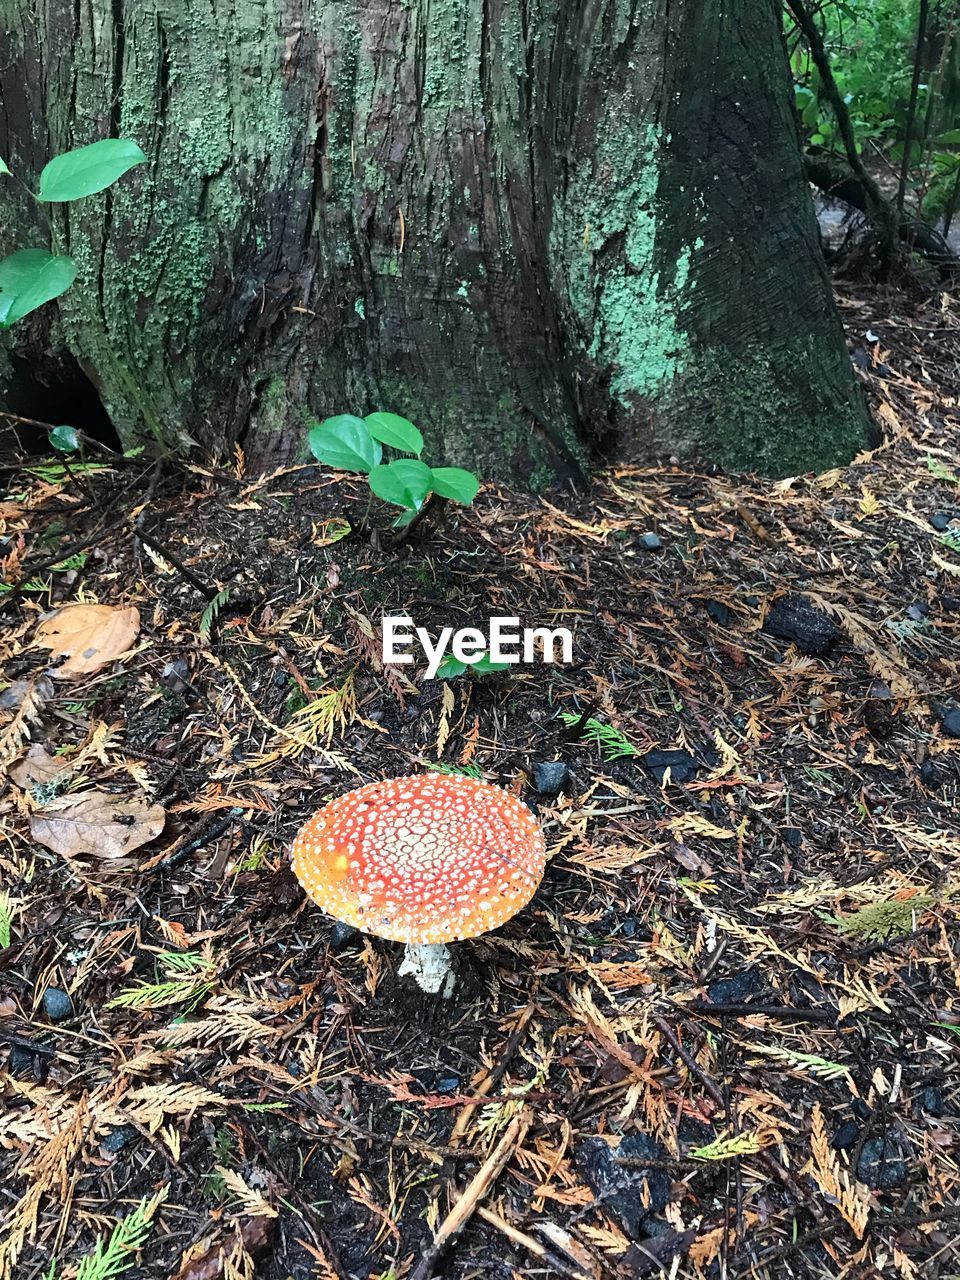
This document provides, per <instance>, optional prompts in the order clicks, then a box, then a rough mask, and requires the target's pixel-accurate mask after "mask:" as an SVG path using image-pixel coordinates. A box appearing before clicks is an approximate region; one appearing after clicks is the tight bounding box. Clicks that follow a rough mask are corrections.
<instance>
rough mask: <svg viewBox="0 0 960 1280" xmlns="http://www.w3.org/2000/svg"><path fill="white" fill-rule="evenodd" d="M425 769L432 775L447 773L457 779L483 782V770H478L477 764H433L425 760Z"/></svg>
mask: <svg viewBox="0 0 960 1280" xmlns="http://www.w3.org/2000/svg"><path fill="white" fill-rule="evenodd" d="M423 767H424V768H425V769H429V770H430V771H431V773H446V774H452V775H453V776H454V777H457V778H474V779H475V780H476V781H477V782H482V781H483V770H482V769H479V768H477V766H476V765H475V764H433V763H432V762H431V761H429V760H425V761H424V764H423Z"/></svg>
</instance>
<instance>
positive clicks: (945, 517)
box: [930, 511, 953, 533]
mask: <svg viewBox="0 0 960 1280" xmlns="http://www.w3.org/2000/svg"><path fill="white" fill-rule="evenodd" d="M952 521H953V516H952V515H951V514H950V512H949V511H935V512H934V513H933V515H932V516H931V517H930V523H931V524H932V525H933V527H934V528H935V529H936V531H937V533H946V531H947V530H948V529H949V528H950V525H951V523H952Z"/></svg>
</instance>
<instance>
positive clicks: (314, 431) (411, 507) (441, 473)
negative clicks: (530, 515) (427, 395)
mask: <svg viewBox="0 0 960 1280" xmlns="http://www.w3.org/2000/svg"><path fill="white" fill-rule="evenodd" d="M307 443H308V444H309V446H310V451H311V453H312V454H313V456H314V457H315V458H316V459H317V461H318V462H323V463H325V464H326V465H327V466H328V467H336V468H337V470H339V471H359V472H361V473H362V474H364V475H366V477H367V482H368V483H369V485H370V492H371V493H372V494H375V495H376V497H378V498H381V499H382V500H383V501H384V502H389V503H390V504H391V506H395V507H400V508H402V510H401V514H400V515H399V516H398V517H397V518H396V520H395V521H394V522H393V523H394V527H395V528H397V529H403V528H407V527H409V526H411V525H413V524H414V523H415V522H416V521H418V520H420V519H421V518H422V517H423V516H424V515H425V513H426V511H427V509H428V507H429V506H430V505H433V504H436V503H437V502H439V501H450V502H459V503H462V504H463V505H464V506H469V505H470V503H471V502H473V500H474V498H475V497H476V496H477V492H478V490H479V488H480V481H479V480H478V479H477V477H476V476H475V475H474V474H473V472H472V471H465V470H463V468H461V467H428V466H427V464H426V463H425V462H422V461H421V460H420V454H421V453H422V452H423V436H422V435H421V434H420V431H419V429H418V428H417V427H415V426H414V424H413V423H412V422H410V421H409V420H408V419H407V418H403V417H401V416H400V414H398V413H370V414H368V415H367V416H366V417H365V418H359V417H357V416H356V415H355V414H352V413H339V414H337V415H336V416H335V417H332V418H325V419H324V420H323V422H316V423H314V424H313V426H312V427H311V428H310V430H309V432H308V433H307ZM384 445H386V446H387V447H388V448H389V449H393V450H394V452H396V453H401V454H410V455H412V456H410V457H401V458H394V459H393V461H391V462H384V461H383V447H384Z"/></svg>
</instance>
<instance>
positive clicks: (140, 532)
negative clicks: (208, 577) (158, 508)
mask: <svg viewBox="0 0 960 1280" xmlns="http://www.w3.org/2000/svg"><path fill="white" fill-rule="evenodd" d="M136 534H137V537H138V538H139V539H140V541H141V542H145V543H146V544H147V546H148V547H152V548H153V550H154V551H156V553H157V554H158V555H161V556H163V558H164V560H168V561H169V562H170V564H172V565H173V567H174V568H175V569H176V570H177V572H178V573H180V574H182V575H183V577H184V578H186V580H187V582H189V583H190V585H191V587H193V589H194V590H195V591H199V592H200V594H201V595H202V596H203V598H204V600H207V601H210V600H212V599H213V598H214V596H215V595H217V594H218V590H217V589H216V588H214V587H210V586H208V585H207V584H206V583H205V582H203V581H202V580H201V579H200V578H198V577H197V575H196V574H195V573H194V572H193V570H192V569H188V568H187V566H186V565H185V564H184V563H183V561H182V560H178V559H177V557H176V556H175V555H174V554H173V552H172V551H171V550H170V548H169V547H166V546H164V544H163V543H162V542H161V541H160V540H159V539H158V538H156V537H154V535H153V534H152V533H147V532H146V531H145V530H144V529H137V531H136Z"/></svg>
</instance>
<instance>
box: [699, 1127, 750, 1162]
mask: <svg viewBox="0 0 960 1280" xmlns="http://www.w3.org/2000/svg"><path fill="white" fill-rule="evenodd" d="M760 1146H761V1144H760V1139H759V1137H758V1136H757V1134H755V1133H736V1134H731V1136H730V1137H728V1138H715V1139H714V1140H713V1142H708V1143H707V1145H706V1146H705V1147H694V1149H693V1150H692V1151H691V1152H690V1154H691V1156H693V1158H694V1160H735V1159H736V1158H737V1156H751V1155H755V1154H756V1153H757V1152H758V1151H759V1150H760Z"/></svg>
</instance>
